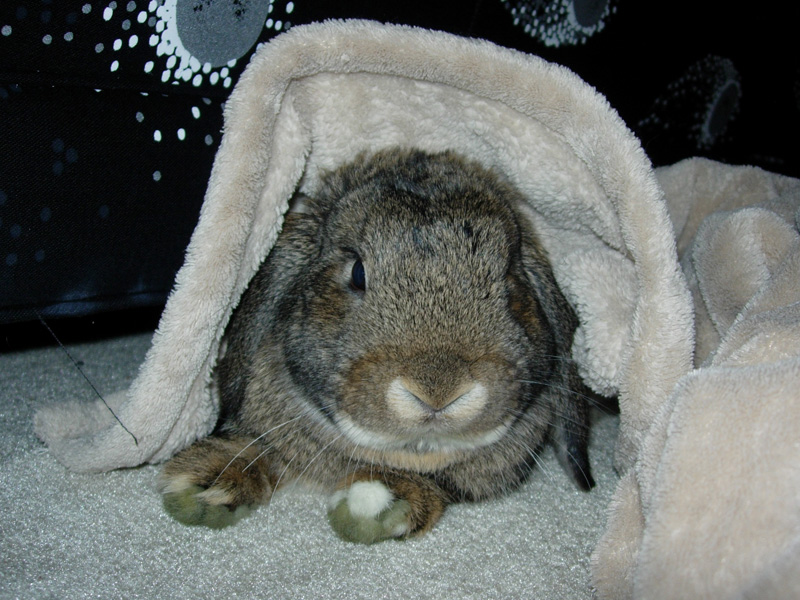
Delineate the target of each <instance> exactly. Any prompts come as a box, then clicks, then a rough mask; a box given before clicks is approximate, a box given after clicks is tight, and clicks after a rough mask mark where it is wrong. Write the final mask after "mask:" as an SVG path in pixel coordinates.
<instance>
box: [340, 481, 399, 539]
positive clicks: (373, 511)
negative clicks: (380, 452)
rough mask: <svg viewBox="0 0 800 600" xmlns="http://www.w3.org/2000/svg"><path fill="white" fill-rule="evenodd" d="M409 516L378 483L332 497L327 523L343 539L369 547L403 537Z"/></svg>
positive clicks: (358, 484)
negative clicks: (328, 522) (369, 545)
mask: <svg viewBox="0 0 800 600" xmlns="http://www.w3.org/2000/svg"><path fill="white" fill-rule="evenodd" d="M410 512H411V506H410V505H409V503H408V501H406V500H403V499H397V498H395V496H394V494H392V491H391V490H390V489H389V488H388V487H386V486H385V485H384V484H383V483H381V482H380V481H357V482H355V483H354V484H352V485H351V486H350V487H349V488H346V489H344V490H339V491H338V492H336V493H335V494H333V496H331V501H330V508H329V510H328V520H329V521H330V524H331V527H333V529H334V531H336V533H337V534H338V535H339V537H341V538H342V539H344V540H346V541H348V542H359V543H362V544H372V543H375V542H380V541H382V540H387V539H390V538H399V537H403V536H404V535H406V534H407V533H408V531H409V514H410Z"/></svg>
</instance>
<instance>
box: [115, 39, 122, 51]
mask: <svg viewBox="0 0 800 600" xmlns="http://www.w3.org/2000/svg"><path fill="white" fill-rule="evenodd" d="M120 48H122V40H121V39H119V38H117V39H116V40H114V50H119V49H120Z"/></svg>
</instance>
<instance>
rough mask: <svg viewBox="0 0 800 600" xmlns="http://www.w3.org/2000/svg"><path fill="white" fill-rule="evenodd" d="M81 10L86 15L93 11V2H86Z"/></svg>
mask: <svg viewBox="0 0 800 600" xmlns="http://www.w3.org/2000/svg"><path fill="white" fill-rule="evenodd" d="M81 12H82V13H83V14H85V15H88V14H89V13H90V12H92V5H91V4H84V5H83V6H82V7H81Z"/></svg>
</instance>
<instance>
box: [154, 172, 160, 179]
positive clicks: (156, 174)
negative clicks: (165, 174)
mask: <svg viewBox="0 0 800 600" xmlns="http://www.w3.org/2000/svg"><path fill="white" fill-rule="evenodd" d="M153 181H161V171H153Z"/></svg>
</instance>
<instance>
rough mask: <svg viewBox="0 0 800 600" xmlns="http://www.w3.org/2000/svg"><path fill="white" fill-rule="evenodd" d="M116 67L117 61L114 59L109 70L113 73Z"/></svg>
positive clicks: (117, 67)
mask: <svg viewBox="0 0 800 600" xmlns="http://www.w3.org/2000/svg"><path fill="white" fill-rule="evenodd" d="M117 69H119V61H118V60H115V61H114V62H112V63H111V72H112V73H113V72H114V71H116V70H117Z"/></svg>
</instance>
